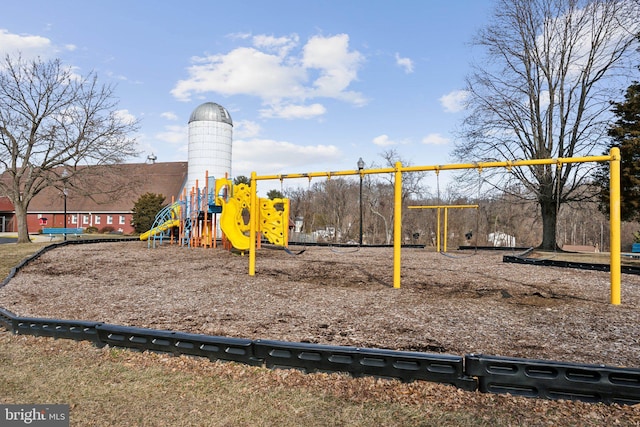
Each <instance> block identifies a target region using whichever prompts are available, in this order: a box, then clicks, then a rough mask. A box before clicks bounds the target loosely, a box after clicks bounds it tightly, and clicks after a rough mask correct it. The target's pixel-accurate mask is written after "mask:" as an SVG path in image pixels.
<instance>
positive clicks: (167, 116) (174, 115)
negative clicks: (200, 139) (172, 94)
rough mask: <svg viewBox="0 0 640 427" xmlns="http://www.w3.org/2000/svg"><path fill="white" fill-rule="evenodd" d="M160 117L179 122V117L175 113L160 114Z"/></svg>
mask: <svg viewBox="0 0 640 427" xmlns="http://www.w3.org/2000/svg"><path fill="white" fill-rule="evenodd" d="M160 117H162V118H163V119H167V120H172V121H175V120H178V115H177V114H176V113H174V112H173V111H165V112H164V113H162V114H160Z"/></svg>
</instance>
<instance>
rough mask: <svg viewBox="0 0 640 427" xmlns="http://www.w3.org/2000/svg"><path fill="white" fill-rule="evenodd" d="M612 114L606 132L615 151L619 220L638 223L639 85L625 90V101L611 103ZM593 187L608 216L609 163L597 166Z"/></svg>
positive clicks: (632, 85)
mask: <svg viewBox="0 0 640 427" xmlns="http://www.w3.org/2000/svg"><path fill="white" fill-rule="evenodd" d="M612 105H613V109H612V111H613V113H614V114H615V116H616V117H617V120H616V121H615V123H614V124H613V125H612V126H611V127H610V128H609V131H608V134H609V136H610V137H611V138H612V141H611V143H610V144H609V149H611V148H613V147H618V148H619V149H620V154H621V156H622V161H621V163H620V199H621V200H620V216H621V219H622V220H623V221H637V220H640V83H639V82H633V84H631V86H629V87H628V88H627V91H626V94H625V99H624V101H622V102H614V103H612ZM595 183H596V185H597V186H598V187H599V188H600V191H599V203H600V210H601V211H602V212H603V213H604V214H606V215H608V214H609V163H603V164H601V165H600V166H599V168H598V171H597V172H596V174H595Z"/></svg>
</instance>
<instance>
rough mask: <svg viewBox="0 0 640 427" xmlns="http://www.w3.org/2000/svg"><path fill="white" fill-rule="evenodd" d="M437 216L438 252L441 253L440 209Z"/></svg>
mask: <svg viewBox="0 0 640 427" xmlns="http://www.w3.org/2000/svg"><path fill="white" fill-rule="evenodd" d="M437 212H438V214H437V215H436V223H437V224H436V252H440V208H438V210H437Z"/></svg>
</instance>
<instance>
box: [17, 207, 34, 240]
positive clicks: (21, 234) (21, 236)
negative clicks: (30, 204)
mask: <svg viewBox="0 0 640 427" xmlns="http://www.w3.org/2000/svg"><path fill="white" fill-rule="evenodd" d="M14 209H15V211H16V221H17V222H18V243H31V239H30V238H29V227H28V225H27V208H26V206H24V205H23V203H22V201H17V202H16V203H14Z"/></svg>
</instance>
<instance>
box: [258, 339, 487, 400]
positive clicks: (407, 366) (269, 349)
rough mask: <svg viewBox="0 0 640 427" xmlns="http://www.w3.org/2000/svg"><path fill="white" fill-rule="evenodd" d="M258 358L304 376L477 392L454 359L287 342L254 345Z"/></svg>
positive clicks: (269, 364)
mask: <svg viewBox="0 0 640 427" xmlns="http://www.w3.org/2000/svg"><path fill="white" fill-rule="evenodd" d="M254 348H255V355H256V357H257V358H259V359H262V360H264V362H265V365H266V366H267V367H268V368H291V367H293V368H297V369H301V370H304V371H305V372H348V373H349V374H351V375H353V376H356V377H357V376H363V375H366V376H376V377H384V378H395V379H399V380H402V381H415V380H425V381H432V382H439V383H445V384H451V385H455V386H457V387H459V388H463V389H465V390H471V391H473V390H476V389H477V384H476V381H475V380H474V379H473V378H468V377H466V376H465V375H464V372H463V371H464V366H463V358H462V357H459V356H452V355H441V354H427V353H418V352H406V351H394V350H382V349H368V348H357V347H344V346H328V345H321V344H308V343H291V342H284V341H272V340H257V341H254Z"/></svg>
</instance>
